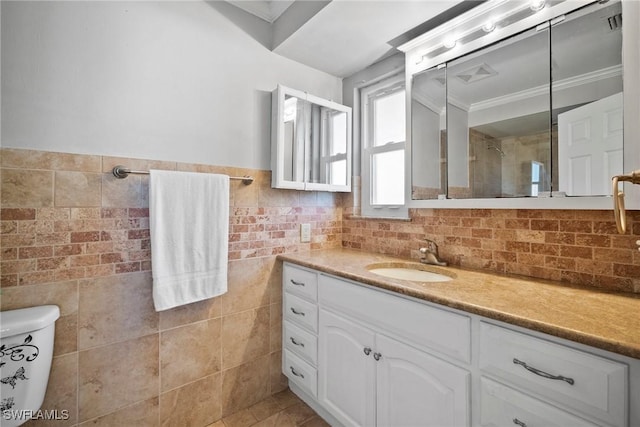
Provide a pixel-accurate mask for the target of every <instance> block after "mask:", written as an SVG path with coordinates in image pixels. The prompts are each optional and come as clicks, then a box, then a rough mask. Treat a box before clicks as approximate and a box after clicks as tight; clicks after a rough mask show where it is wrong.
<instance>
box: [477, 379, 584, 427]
mask: <svg viewBox="0 0 640 427" xmlns="http://www.w3.org/2000/svg"><path fill="white" fill-rule="evenodd" d="M480 383H481V391H480V425H481V426H483V427H489V426H491V427H493V426H514V427H517V426H526V427H578V426H580V427H596V424H593V423H590V422H589V421H586V420H584V419H582V418H579V417H577V416H575V415H573V414H571V413H569V412H565V411H563V410H561V409H558V408H556V407H554V406H551V405H548V404H546V403H544V402H541V401H539V400H537V399H534V398H532V397H530V396H527V395H526V394H523V393H520V392H518V391H516V390H513V389H511V388H509V387H507V386H504V385H502V384H500V383H497V382H495V381H491V380H490V379H487V378H482V379H481V380H480Z"/></svg>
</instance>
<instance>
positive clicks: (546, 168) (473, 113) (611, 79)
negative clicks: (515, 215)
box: [407, 1, 637, 207]
mask: <svg viewBox="0 0 640 427" xmlns="http://www.w3.org/2000/svg"><path fill="white" fill-rule="evenodd" d="M514 3H515V2H514ZM521 3H523V4H525V6H527V4H528V2H521ZM539 3H540V2H539ZM540 4H542V5H543V8H544V2H542V3H540ZM580 6H581V7H579V8H577V9H575V7H576V6H575V5H574V6H573V7H574V10H569V11H565V13H562V14H561V15H555V14H553V12H551V11H545V12H546V15H544V14H543V15H542V16H545V18H544V20H543V21H542V22H540V21H538V22H536V20H535V16H534V15H535V13H536V11H535V10H534V9H532V8H531V7H528V6H527V8H524V9H523V10H521V11H519V12H517V13H520V14H522V13H526V14H529V15H531V16H530V17H529V19H528V20H524V22H523V23H522V25H521V27H520V28H518V30H517V31H513V32H512V34H510V35H509V36H508V37H505V38H502V39H500V37H499V36H497V35H496V36H493V40H492V41H491V43H486V42H485V43H484V44H480V43H476V46H478V48H475V49H467V50H466V51H464V52H461V53H459V54H458V55H455V50H456V47H452V45H455V43H451V42H450V43H449V45H448V46H446V45H445V46H442V45H440V46H439V51H438V50H437V49H436V55H432V56H437V54H439V53H441V52H442V51H444V50H446V49H450V50H451V52H450V53H449V54H448V58H446V61H444V62H437V61H436V60H431V62H430V61H429V60H430V55H429V53H428V51H427V50H426V49H424V47H423V48H422V50H420V48H419V47H418V48H415V49H413V50H412V51H411V52H409V53H408V56H407V64H408V66H407V67H408V85H409V86H410V88H411V89H410V101H409V103H410V111H411V112H410V116H409V118H410V125H409V128H410V132H411V150H410V153H411V154H410V156H411V157H410V163H411V173H410V178H411V189H410V192H411V198H412V199H413V200H444V199H446V200H447V201H449V200H451V199H453V200H467V199H474V200H477V199H480V200H487V199H493V200H496V199H523V198H537V199H540V198H546V199H549V198H578V197H583V198H591V199H593V198H596V197H599V198H602V199H605V198H608V196H611V192H612V190H611V177H612V176H613V175H617V174H621V173H624V172H625V171H627V170H632V168H637V166H635V164H637V162H636V161H635V160H634V161H628V162H627V164H625V162H626V161H627V160H629V156H624V154H623V153H624V152H625V145H624V141H623V134H624V132H623V131H624V127H623V115H624V108H623V104H624V98H623V65H622V57H623V55H622V52H623V37H622V9H623V8H622V4H621V2H619V1H609V2H606V3H602V4H601V3H592V4H588V5H585V4H581V5H580ZM485 19H486V18H485ZM527 23H529V26H528V27H526V25H527ZM532 23H535V25H531V24H532ZM485 25H486V26H485V28H483V29H482V30H481V31H482V32H484V33H490V32H491V31H494V30H495V31H499V30H500V27H499V25H500V24H499V23H496V22H490V21H486V24H485ZM464 37H467V39H471V38H473V37H482V33H481V35H480V36H478V35H477V34H475V36H474V34H473V31H469V32H468V34H467V35H466V36H464V35H463V36H461V39H462V40H463V41H464ZM430 43H431V46H433V45H434V44H433V42H430ZM634 43H635V41H634ZM470 44H471V45H472V44H473V43H470ZM425 52H427V53H425ZM416 58H417V60H416ZM410 61H411V62H410ZM421 62H422V63H424V62H426V63H427V65H429V64H431V65H430V66H428V67H425V66H424V64H421ZM416 64H419V65H416ZM634 77H635V76H634ZM634 163H635V164H634ZM609 200H610V199H609ZM609 203H610V201H609V202H607V205H603V206H607V207H608V204H609ZM485 205H486V204H485ZM487 206H491V205H487ZM530 206H533V205H530ZM557 206H561V205H557Z"/></svg>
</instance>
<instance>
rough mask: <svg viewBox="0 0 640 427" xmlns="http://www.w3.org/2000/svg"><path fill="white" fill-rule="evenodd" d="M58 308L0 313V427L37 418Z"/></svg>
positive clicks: (44, 385) (48, 368)
mask: <svg viewBox="0 0 640 427" xmlns="http://www.w3.org/2000/svg"><path fill="white" fill-rule="evenodd" d="M58 317H60V309H59V308H58V306H56V305H43V306H39V307H30V308H22V309H19V310H9V311H3V312H0V383H1V384H0V418H1V419H0V425H2V427H13V426H19V425H21V424H23V423H24V422H26V421H28V420H29V419H30V418H31V417H37V416H38V410H39V409H40V406H41V405H42V401H43V400H44V394H45V392H46V390H47V382H48V381H49V370H50V369H51V359H52V357H53V335H54V334H53V333H54V330H55V321H56V320H57V319H58Z"/></svg>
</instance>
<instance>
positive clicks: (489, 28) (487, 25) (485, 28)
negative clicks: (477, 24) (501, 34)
mask: <svg viewBox="0 0 640 427" xmlns="http://www.w3.org/2000/svg"><path fill="white" fill-rule="evenodd" d="M495 29H496V23H495V22H493V21H487V22H485V23H484V25H483V26H482V31H484V32H485V33H490V32H491V31H493V30H495Z"/></svg>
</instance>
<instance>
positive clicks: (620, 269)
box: [342, 205, 640, 293]
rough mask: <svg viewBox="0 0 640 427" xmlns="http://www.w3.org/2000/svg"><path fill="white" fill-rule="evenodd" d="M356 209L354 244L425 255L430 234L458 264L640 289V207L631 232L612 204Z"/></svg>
mask: <svg viewBox="0 0 640 427" xmlns="http://www.w3.org/2000/svg"><path fill="white" fill-rule="evenodd" d="M345 206H348V205H345ZM353 211H354V210H353V209H352V208H345V216H344V218H343V228H342V244H343V246H345V247H348V248H355V249H362V250H366V251H371V252H379V253H384V254H390V255H395V256H399V257H403V258H413V259H418V258H419V257H420V254H419V252H418V249H419V248H420V247H421V246H424V245H423V239H424V238H429V239H432V240H434V241H435V242H436V243H437V244H438V245H439V249H440V255H441V258H442V259H443V260H445V261H447V262H449V264H450V265H455V266H462V267H469V268H476V269H486V270H490V271H494V272H499V273H513V274H520V275H524V276H530V277H536V278H542V279H551V280H557V281H562V282H566V283H568V284H580V285H587V286H594V287H598V288H602V289H608V290H616V291H626V292H635V293H640V252H639V251H638V246H637V245H636V243H635V242H636V240H639V239H640V212H639V211H627V227H628V229H629V230H627V234H626V235H619V234H618V233H617V231H616V225H615V221H614V218H613V212H612V211H610V210H605V211H581V210H526V209H410V210H409V216H410V218H411V221H402V220H374V219H364V218H362V217H359V216H355V215H353ZM355 211H356V212H357V209H356V210H355Z"/></svg>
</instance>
